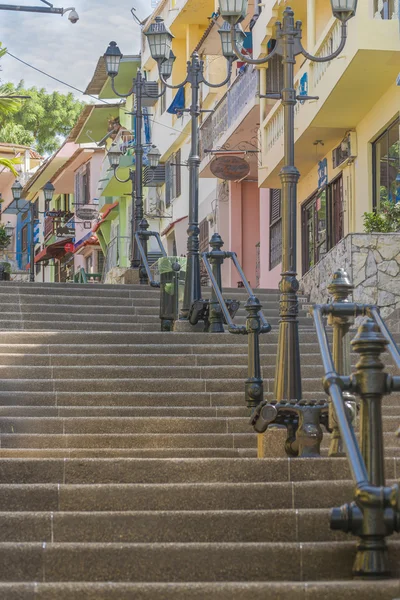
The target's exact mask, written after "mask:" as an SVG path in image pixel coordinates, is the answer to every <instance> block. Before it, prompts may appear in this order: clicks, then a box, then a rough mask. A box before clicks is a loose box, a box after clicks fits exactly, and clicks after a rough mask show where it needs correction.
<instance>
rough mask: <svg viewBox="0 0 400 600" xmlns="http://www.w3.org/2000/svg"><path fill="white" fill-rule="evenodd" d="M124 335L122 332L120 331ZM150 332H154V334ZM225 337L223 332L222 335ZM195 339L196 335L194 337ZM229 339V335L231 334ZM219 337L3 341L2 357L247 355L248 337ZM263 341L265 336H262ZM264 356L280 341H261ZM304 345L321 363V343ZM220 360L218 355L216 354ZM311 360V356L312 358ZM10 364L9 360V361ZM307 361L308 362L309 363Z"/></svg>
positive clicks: (271, 353)
mask: <svg viewBox="0 0 400 600" xmlns="http://www.w3.org/2000/svg"><path fill="white" fill-rule="evenodd" d="M16 333H20V332H16ZM25 333H26V335H27V336H29V335H30V333H31V332H25ZM3 335H5V334H4V333H1V332H0V339H1V338H2V336H3ZM36 335H37V336H40V335H42V332H40V333H38V334H36ZM119 335H120V334H119ZM149 335H153V334H150V333H149ZM175 335H177V334H174V337H173V338H172V342H174V340H175ZM216 337H217V338H218V340H220V341H222V342H224V341H225V340H226V339H227V338H226V337H225V334H224V335H223V339H221V338H220V337H219V336H216ZM221 337H222V335H221ZM192 339H193V338H192ZM228 339H229V338H228ZM218 340H216V342H214V341H213V342H212V344H203V345H201V344H188V343H185V342H183V343H178V344H176V343H170V344H167V343H164V342H163V343H157V342H155V343H148V344H146V343H145V342H144V343H140V344H139V343H137V344H118V343H114V344H112V351H111V349H110V347H109V346H110V344H109V343H107V344H104V345H102V344H101V343H99V344H94V343H91V344H86V343H85V341H84V340H82V339H80V340H78V342H81V343H76V344H73V343H69V344H68V343H60V344H48V343H47V342H46V343H43V344H40V343H38V344H20V343H10V344H7V343H1V344H0V357H1V356H2V355H5V354H12V355H16V354H22V355H24V356H25V355H30V354H35V355H37V354H51V355H56V354H63V355H76V354H80V355H82V354H85V355H93V354H95V355H104V354H107V355H111V356H112V355H114V354H118V355H121V354H128V355H137V354H140V355H143V356H145V355H146V356H147V355H150V356H151V355H155V354H157V355H160V354H164V355H166V356H169V355H172V354H184V355H186V356H187V355H188V354H194V355H196V356H206V357H208V356H210V357H214V356H215V357H218V356H221V355H223V354H228V355H230V356H234V357H236V356H237V355H241V356H246V357H247V339H244V342H245V343H241V344H229V343H228V344H225V343H218ZM261 341H263V340H261ZM260 346H261V356H262V357H263V360H266V358H267V357H272V358H273V360H276V348H277V344H276V341H275V342H273V341H272V342H271V343H270V344H268V345H267V344H264V343H261V345H260ZM301 349H302V356H303V355H304V356H305V357H306V360H307V356H308V355H310V354H311V355H313V360H314V359H315V363H314V364H319V363H320V362H321V360H320V357H321V355H320V354H319V352H317V350H318V344H317V343H309V342H303V343H301ZM201 360H207V359H201ZM216 360H217V358H216ZM223 360H233V361H235V358H233V359H231V358H229V359H226V358H224V359H223ZM310 360H311V359H310ZM102 362H104V358H103V359H102ZM5 364H6V363H5ZM305 364H307V363H305Z"/></svg>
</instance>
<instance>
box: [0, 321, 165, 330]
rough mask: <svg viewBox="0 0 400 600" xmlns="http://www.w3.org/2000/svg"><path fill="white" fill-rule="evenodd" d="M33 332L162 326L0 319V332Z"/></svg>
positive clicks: (153, 327)
mask: <svg viewBox="0 0 400 600" xmlns="http://www.w3.org/2000/svg"><path fill="white" fill-rule="evenodd" d="M18 329H20V330H24V331H25V330H31V331H41V330H45V331H79V332H81V331H89V332H92V331H93V332H100V331H108V332H113V331H124V332H126V331H154V332H156V331H159V330H160V326H159V324H157V323H126V322H125V320H123V321H122V322H114V321H107V322H97V321H86V320H82V321H76V320H75V321H65V322H62V321H61V322H60V321H57V322H54V321H31V320H29V321H11V320H7V321H4V320H1V319H0V331H8V330H11V331H12V330H18Z"/></svg>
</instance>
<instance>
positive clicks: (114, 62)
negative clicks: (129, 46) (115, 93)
mask: <svg viewBox="0 0 400 600" xmlns="http://www.w3.org/2000/svg"><path fill="white" fill-rule="evenodd" d="M121 58H122V53H121V50H120V49H119V48H118V46H117V44H116V42H110V45H109V46H108V48H107V51H106V53H105V54H104V59H105V61H106V69H107V74H108V76H109V77H115V76H116V75H118V71H119V64H120V62H121Z"/></svg>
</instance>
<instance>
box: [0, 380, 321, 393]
mask: <svg viewBox="0 0 400 600" xmlns="http://www.w3.org/2000/svg"><path fill="white" fill-rule="evenodd" d="M243 386H244V379H243V378H238V379H199V378H196V379H186V378H183V377H182V378H180V379H174V378H172V377H171V378H169V379H162V378H160V379H155V378H150V379H149V378H147V379H132V378H128V379H120V378H119V379H111V378H110V379H101V380H100V379H80V380H77V379H73V378H71V379H0V387H1V389H2V390H3V391H7V392H12V391H21V392H22V391H28V390H30V391H32V392H33V391H35V392H52V391H55V392H107V391H108V392H111V391H115V392H173V391H177V392H184V391H187V392H239V391H242V390H243V389H244V387H243ZM303 389H304V390H305V392H321V391H323V387H322V383H321V379H314V378H313V379H307V378H305V377H304V378H303ZM264 390H265V392H267V393H268V392H271V394H272V393H273V390H274V379H273V378H271V379H267V378H265V379H264ZM303 396H305V394H303Z"/></svg>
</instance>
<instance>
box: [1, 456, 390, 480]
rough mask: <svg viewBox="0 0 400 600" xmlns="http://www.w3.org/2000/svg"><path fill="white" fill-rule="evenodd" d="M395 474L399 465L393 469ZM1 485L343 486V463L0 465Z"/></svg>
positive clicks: (161, 461)
mask: <svg viewBox="0 0 400 600" xmlns="http://www.w3.org/2000/svg"><path fill="white" fill-rule="evenodd" d="M397 463H398V459H397V458H386V459H385V470H386V476H387V478H390V479H393V478H394V477H396V465H397ZM397 468H398V465H397ZM0 476H1V481H2V483H20V482H22V481H23V482H24V483H59V484H61V483H65V484H84V483H86V482H88V481H90V482H91V483H158V484H161V483H164V484H165V483H168V484H174V483H190V482H191V483H205V482H237V481H240V482H242V483H251V482H252V483H260V482H267V481H268V482H284V481H291V482H294V481H304V480H307V481H318V480H325V481H331V480H336V481H337V480H345V479H346V478H348V477H349V476H350V471H349V468H348V463H347V460H346V459H345V458H331V459H329V460H327V459H325V458H315V459H313V460H312V461H311V460H309V459H302V458H296V459H288V458H275V459H268V461H262V460H253V459H247V458H232V459H218V458H210V459H208V458H204V459H191V458H188V459H167V460H164V459H134V458H132V459H131V458H126V459H123V458H121V459H115V460H112V459H81V460H78V459H70V460H69V459H65V460H59V459H42V460H41V459H12V458H10V459H2V460H0Z"/></svg>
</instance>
